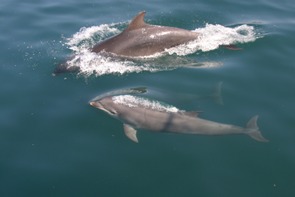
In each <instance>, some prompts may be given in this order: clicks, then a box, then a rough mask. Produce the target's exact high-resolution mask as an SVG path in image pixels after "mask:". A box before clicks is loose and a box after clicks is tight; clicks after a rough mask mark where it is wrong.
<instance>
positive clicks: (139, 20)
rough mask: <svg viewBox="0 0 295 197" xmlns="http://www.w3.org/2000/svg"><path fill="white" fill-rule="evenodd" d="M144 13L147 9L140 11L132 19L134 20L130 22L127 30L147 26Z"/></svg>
mask: <svg viewBox="0 0 295 197" xmlns="http://www.w3.org/2000/svg"><path fill="white" fill-rule="evenodd" d="M144 15H145V11H143V12H139V13H138V14H137V16H135V17H134V18H133V19H132V21H131V22H130V24H129V26H128V27H127V29H126V30H127V31H131V30H134V29H139V28H142V27H144V26H146V23H145V22H144Z"/></svg>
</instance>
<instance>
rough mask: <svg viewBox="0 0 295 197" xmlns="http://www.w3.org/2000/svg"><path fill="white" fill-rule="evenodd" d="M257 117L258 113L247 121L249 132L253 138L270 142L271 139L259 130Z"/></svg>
mask: <svg viewBox="0 0 295 197" xmlns="http://www.w3.org/2000/svg"><path fill="white" fill-rule="evenodd" d="M257 119H258V115H256V116H253V117H252V118H251V119H250V120H249V122H248V123H247V130H248V131H247V133H246V134H248V135H249V136H250V137H251V138H253V139H254V140H256V141H259V142H268V141H269V140H267V139H265V138H264V137H263V136H262V134H261V132H260V131H259V128H258V126H257Z"/></svg>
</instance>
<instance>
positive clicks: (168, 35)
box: [92, 12, 198, 57]
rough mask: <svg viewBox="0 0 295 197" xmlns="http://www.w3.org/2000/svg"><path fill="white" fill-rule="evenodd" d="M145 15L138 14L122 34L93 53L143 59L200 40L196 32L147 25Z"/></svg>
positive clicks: (97, 47) (107, 41)
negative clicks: (102, 52)
mask: <svg viewBox="0 0 295 197" xmlns="http://www.w3.org/2000/svg"><path fill="white" fill-rule="evenodd" d="M144 15H145V12H140V13H138V15H137V16H136V17H134V19H133V20H132V21H131V22H130V24H129V26H128V27H127V28H126V29H125V30H124V31H123V32H122V33H120V34H118V35H116V36H114V37H112V38H110V39H108V40H105V41H103V42H101V43H98V44H97V45H95V46H94V47H93V49H92V51H93V52H96V53H99V52H101V51H105V52H108V53H113V54H116V55H119V56H125V57H142V56H150V55H154V54H156V53H159V52H163V51H164V50H165V49H168V48H171V47H174V46H178V45H180V44H184V43H187V42H189V41H192V40H195V39H197V38H198V34H197V33H196V32H192V31H188V30H185V29H180V28H175V27H166V26H158V25H150V24H147V23H145V22H144Z"/></svg>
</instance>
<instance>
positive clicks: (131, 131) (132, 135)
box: [124, 124, 138, 143]
mask: <svg viewBox="0 0 295 197" xmlns="http://www.w3.org/2000/svg"><path fill="white" fill-rule="evenodd" d="M124 132H125V135H126V136H127V137H128V138H129V139H130V140H132V141H133V142H136V143H138V139H137V137H136V133H137V131H136V130H135V129H134V128H133V127H131V126H130V125H128V124H124Z"/></svg>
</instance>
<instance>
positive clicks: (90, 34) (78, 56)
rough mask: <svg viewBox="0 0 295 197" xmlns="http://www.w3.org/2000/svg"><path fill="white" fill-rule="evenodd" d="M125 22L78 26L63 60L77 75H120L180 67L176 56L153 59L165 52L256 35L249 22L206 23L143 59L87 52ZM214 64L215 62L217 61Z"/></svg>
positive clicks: (205, 48) (206, 47) (188, 50)
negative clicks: (187, 37)
mask: <svg viewBox="0 0 295 197" xmlns="http://www.w3.org/2000/svg"><path fill="white" fill-rule="evenodd" d="M126 25H127V22H126V23H113V24H102V25H100V26H92V27H83V28H81V29H80V31H78V32H77V33H75V34H74V35H73V36H72V37H71V38H68V39H67V42H66V45H67V46H68V48H69V49H71V50H72V51H73V52H74V54H75V57H74V58H73V59H71V60H69V61H68V62H67V63H68V65H70V66H75V67H79V68H80V72H79V75H82V76H86V77H87V76H90V75H93V74H94V75H96V76H101V75H106V74H117V75H123V74H126V73H133V72H135V73H139V72H143V71H148V72H157V71H163V70H171V69H175V68H177V67H181V65H182V63H183V60H184V59H182V60H181V61H180V62H178V61H177V60H179V59H180V58H178V59H177V58H176V59H175V60H172V61H171V62H169V61H168V62H166V64H158V63H157V61H154V60H157V59H158V58H160V57H162V56H165V55H167V54H168V55H174V56H175V55H176V56H178V57H181V56H186V55H189V54H193V53H196V52H198V51H203V52H208V51H212V50H215V49H217V48H219V47H220V46H222V45H231V44H239V43H247V42H253V41H255V40H256V39H258V38H259V36H258V35H257V33H256V32H255V29H254V27H253V26H250V25H240V26H237V27H224V26H222V25H218V24H217V25H212V24H206V26H205V27H203V28H197V29H195V30H193V31H194V32H197V33H199V34H200V36H199V37H198V39H196V40H194V41H191V42H189V43H187V44H183V45H180V46H177V47H173V48H170V49H166V50H165V51H164V52H163V53H158V54H155V55H153V56H149V57H142V58H141V60H143V61H132V60H122V59H118V58H112V57H107V56H105V55H102V54H96V53H93V52H91V48H92V47H93V46H94V45H95V44H96V43H98V42H100V41H102V40H105V39H107V38H109V37H111V36H113V35H116V34H118V33H120V32H121V31H122V30H123V29H124V27H126ZM146 60H153V61H146ZM155 62H156V63H155ZM190 64H191V63H187V62H185V63H183V65H184V66H190ZM212 65H215V64H212V62H208V63H204V64H201V66H200V65H197V66H200V67H212ZM216 65H217V66H218V64H216Z"/></svg>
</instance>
